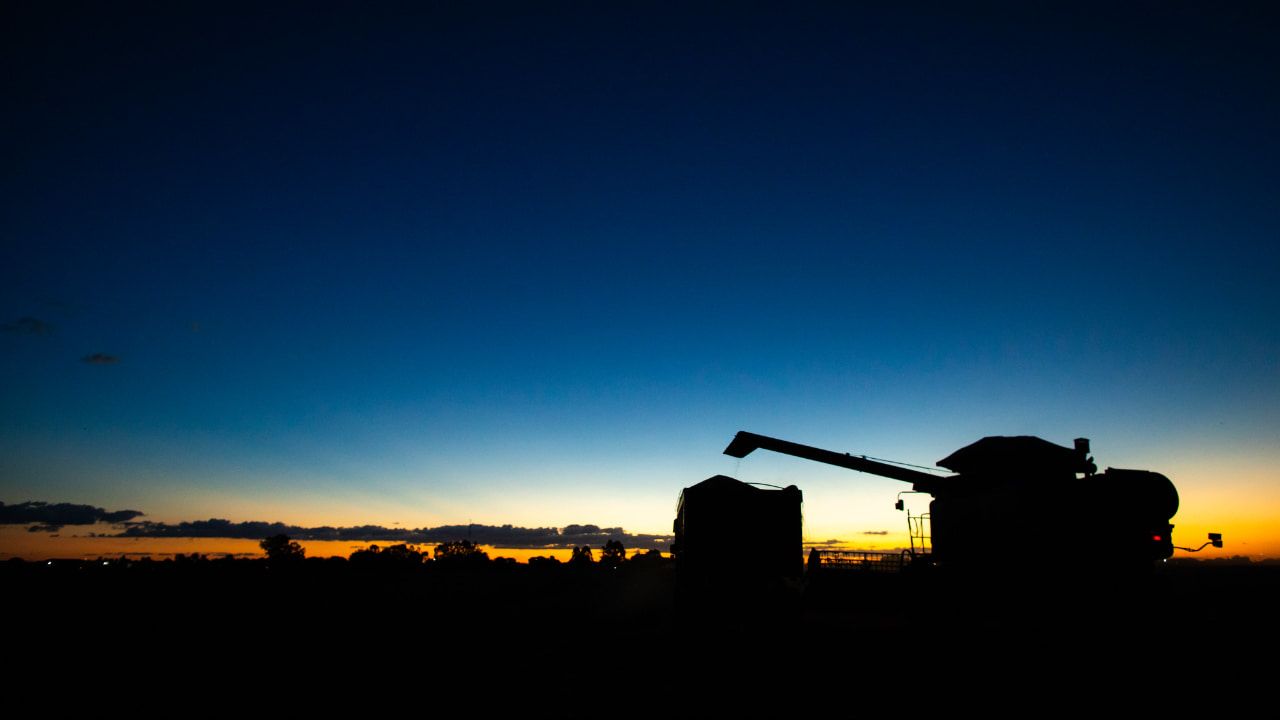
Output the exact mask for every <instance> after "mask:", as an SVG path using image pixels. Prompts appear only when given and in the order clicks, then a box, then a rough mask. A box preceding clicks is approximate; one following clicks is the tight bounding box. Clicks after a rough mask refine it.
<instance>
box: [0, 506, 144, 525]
mask: <svg viewBox="0 0 1280 720" xmlns="http://www.w3.org/2000/svg"><path fill="white" fill-rule="evenodd" d="M142 514H143V513H141V512H139V511H137V510H116V511H113V512H108V511H107V510H104V509H102V508H100V507H94V506H92V505H76V504H73V503H47V502H38V501H30V502H24V503H18V504H17V505H5V504H4V503H2V502H0V525H31V526H32V527H30V528H27V529H28V530H31V531H32V532H57V531H58V530H61V529H62V528H63V526H65V525H93V524H94V523H100V522H104V523H111V524H113V525H118V524H120V523H125V522H128V521H130V520H133V519H134V518H136V517H139V516H141V515H142Z"/></svg>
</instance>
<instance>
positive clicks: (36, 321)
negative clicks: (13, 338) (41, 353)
mask: <svg viewBox="0 0 1280 720" xmlns="http://www.w3.org/2000/svg"><path fill="white" fill-rule="evenodd" d="M0 330H3V331H4V332H7V333H13V334H14V335H48V334H50V333H52V332H53V325H50V324H49V323H47V322H45V321H44V320H41V319H40V318H33V317H20V318H18V319H17V320H14V321H12V322H7V323H5V324H3V325H0Z"/></svg>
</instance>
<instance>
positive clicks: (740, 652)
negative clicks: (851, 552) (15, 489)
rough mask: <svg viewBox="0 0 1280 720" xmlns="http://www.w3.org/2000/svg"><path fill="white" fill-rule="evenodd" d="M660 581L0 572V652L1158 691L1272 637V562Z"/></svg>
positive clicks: (575, 572) (1227, 674) (829, 683)
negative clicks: (1047, 572) (1138, 571)
mask: <svg viewBox="0 0 1280 720" xmlns="http://www.w3.org/2000/svg"><path fill="white" fill-rule="evenodd" d="M675 580H676V577H675V568H674V567H673V566H672V564H671V563H670V561H660V562H646V563H640V562H631V563H627V564H624V565H622V566H621V567H617V568H608V567H603V566H601V565H599V564H594V565H587V566H582V567H573V566H570V565H559V566H552V567H541V568H535V567H530V566H526V565H514V564H494V563H489V564H483V565H471V566H465V565H458V566H454V567H450V566H447V565H446V564H442V563H428V564H425V565H416V566H411V567H410V566H406V567H392V566H387V567H357V566H356V565H355V564H354V563H347V562H333V561H321V560H308V561H304V562H299V563H291V564H287V565H279V566H270V565H269V564H268V563H266V562H265V561H246V560H239V561H220V560H212V561H209V560H206V561H200V562H185V563H184V562H173V561H166V562H142V563H131V564H120V563H107V564H103V563H102V562H97V563H91V562H80V561H66V562H55V563H53V564H52V565H50V564H45V563H38V564H37V563H19V562H10V563H5V564H4V565H3V567H0V583H2V584H0V586H2V587H3V593H4V598H5V614H4V621H5V627H6V630H5V633H4V637H5V639H6V647H7V648H8V650H9V652H10V656H11V657H13V656H20V657H22V658H23V659H24V660H23V665H22V667H23V668H25V670H20V671H19V672H21V673H30V676H31V677H36V676H42V675H44V674H48V673H58V674H60V675H61V677H63V678H64V679H66V680H67V681H68V682H71V683H73V684H74V683H75V682H77V681H79V680H83V679H85V678H89V677H93V678H104V677H106V678H111V677H116V676H117V675H119V676H120V677H128V678H132V679H134V680H137V679H140V678H149V679H150V680H152V681H156V682H172V681H173V680H174V679H175V678H182V677H186V678H189V679H191V681H192V682H196V681H199V682H202V683H203V682H207V681H208V680H209V679H210V678H224V679H226V680H227V681H228V682H233V683H234V681H235V679H236V678H239V679H241V680H243V679H246V678H247V679H248V680H249V681H251V682H253V683H260V682H266V683H271V682H282V683H283V682H288V683H314V682H317V681H319V682H323V678H326V677H328V678H332V677H335V676H337V677H341V678H344V680H343V682H349V681H351V680H352V679H354V678H357V677H363V678H365V681H366V682H376V681H378V680H379V679H387V681H388V682H391V680H390V679H391V678H398V679H397V680H396V682H405V681H406V680H405V679H406V678H417V680H415V681H414V682H418V681H420V682H424V683H425V682H428V679H430V682H431V683H433V686H434V687H435V688H437V689H441V688H446V687H449V686H450V685H451V684H452V683H454V682H459V680H458V678H460V677H469V678H470V679H471V680H474V679H475V678H477V677H485V678H488V679H490V681H492V682H498V683H499V685H501V683H502V682H509V681H510V679H512V678H515V679H523V680H526V681H529V682H531V683H532V684H533V685H534V686H537V685H538V683H553V684H554V685H555V686H556V687H558V686H559V683H561V682H569V681H570V679H571V678H573V677H578V678H579V679H580V681H581V682H582V683H583V687H584V688H591V689H597V690H598V688H599V687H600V686H599V685H598V684H597V678H598V676H601V675H607V674H610V673H614V674H617V675H618V677H619V678H620V679H621V678H627V679H628V682H632V681H634V682H637V683H640V684H641V685H643V683H644V680H643V679H644V678H650V679H651V680H652V681H653V682H655V683H658V682H660V683H669V682H672V681H685V682H688V681H689V680H690V679H691V678H701V677H709V675H708V673H712V672H713V671H714V673H715V676H716V677H721V678H723V677H734V678H739V679H740V680H739V682H736V683H732V684H731V685H730V686H726V687H725V688H724V691H725V692H732V693H733V694H734V696H735V697H738V698H740V699H741V698H746V697H750V693H751V692H754V691H755V690H753V688H756V689H762V688H765V687H775V688H776V687H779V686H786V687H790V688H793V689H795V690H796V691H801V690H802V689H804V688H808V689H809V690H811V691H814V692H830V691H833V690H834V691H838V692H853V691H858V692H862V691H866V690H869V689H871V688H875V687H880V686H881V685H884V686H886V687H913V688H917V689H918V688H921V687H924V688H929V687H940V686H942V685H944V684H947V683H953V684H954V683H961V684H964V683H977V684H978V685H980V686H983V687H989V686H990V685H991V684H992V683H997V684H1003V683H1018V684H1020V685H1021V684H1022V683H1024V682H1025V681H1026V680H1027V679H1032V680H1033V681H1034V680H1038V681H1040V682H1042V683H1048V684H1050V685H1056V686H1058V687H1059V690H1061V688H1063V687H1067V686H1068V685H1070V686H1073V687H1084V688H1089V687H1096V686H1099V685H1100V684H1107V683H1119V684H1120V686H1121V687H1124V688H1128V689H1129V690H1131V691H1132V690H1136V689H1138V688H1141V687H1144V685H1143V684H1144V683H1147V684H1149V683H1150V682H1152V678H1157V679H1158V680H1159V682H1161V683H1164V684H1165V686H1168V685H1169V684H1170V683H1172V684H1173V685H1174V687H1176V686H1177V684H1178V683H1199V682H1226V681H1228V680H1229V681H1230V682H1237V681H1238V682H1253V681H1254V680H1255V679H1259V678H1262V677H1264V676H1266V675H1268V674H1269V675H1274V671H1273V669H1272V668H1274V667H1275V664H1274V662H1272V661H1271V660H1270V658H1274V657H1275V656H1276V655H1277V653H1276V643H1277V641H1278V639H1280V634H1278V633H1277V628H1278V626H1280V623H1278V622H1277V607H1278V604H1277V600H1278V599H1280V592H1278V591H1280V568H1278V567H1275V566H1256V565H1255V566H1242V567H1230V566H1222V567H1219V566H1210V565H1185V566H1179V567H1172V566H1169V567H1165V568H1163V569H1162V570H1161V571H1159V572H1156V573H1154V574H1152V575H1150V576H1144V577H1139V578H1132V577H1130V578H1078V577H1077V578H1073V579H1069V578H1054V577H1049V578H1041V579H1038V580H1030V579H1027V578H1026V577H1018V576H1016V575H1014V576H1005V577H999V578H984V579H982V580H981V581H971V580H958V579H954V578H945V577H940V576H931V575H921V576H911V575H889V576H886V575H870V574H859V573H857V572H848V571H846V572H838V571H827V572H826V573H822V574H816V575H814V576H812V577H810V578H808V579H807V580H806V581H805V582H804V583H801V584H796V585H793V586H779V587H774V588H771V589H769V590H767V591H763V592H756V593H755V594H753V595H752V594H745V593H743V592H741V591H734V592H726V593H720V594H704V595H702V596H700V597H697V598H693V599H683V598H682V600H681V601H680V602H679V603H677V601H676V581H675ZM1259 657H1263V658H1267V659H1266V660H1265V661H1261V662H1260V661H1259V660H1257V658H1259ZM273 678H274V679H273ZM11 679H12V677H11ZM620 681H621V680H620ZM468 682H470V680H468ZM720 682H723V680H721V681H720ZM1081 683H1083V684H1081ZM809 690H805V691H806V692H807V691H809Z"/></svg>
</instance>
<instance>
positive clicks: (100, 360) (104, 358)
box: [80, 352, 120, 365]
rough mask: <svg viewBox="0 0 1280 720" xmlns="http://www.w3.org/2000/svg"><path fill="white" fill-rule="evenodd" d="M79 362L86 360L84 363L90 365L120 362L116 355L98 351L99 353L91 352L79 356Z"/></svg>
mask: <svg viewBox="0 0 1280 720" xmlns="http://www.w3.org/2000/svg"><path fill="white" fill-rule="evenodd" d="M80 362H86V363H89V364H90V365H115V364H116V363H118V362H120V358H118V357H116V356H115V355H108V354H106V353H100V352H99V353H93V354H91V355H85V356H84V357H82V358H80Z"/></svg>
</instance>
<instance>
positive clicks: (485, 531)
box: [110, 518, 671, 550]
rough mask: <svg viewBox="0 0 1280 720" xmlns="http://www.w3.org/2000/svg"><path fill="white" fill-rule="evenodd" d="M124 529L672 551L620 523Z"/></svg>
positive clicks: (220, 524)
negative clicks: (617, 544) (614, 543)
mask: <svg viewBox="0 0 1280 720" xmlns="http://www.w3.org/2000/svg"><path fill="white" fill-rule="evenodd" d="M124 525H125V528H124V530H123V531H122V532H120V533H118V534H115V535H111V536H110V537H133V538H144V537H145V538H161V537H165V538H233V539H247V540H261V539H262V538H265V537H270V536H272V535H288V536H289V537H290V538H291V539H293V540H343V541H382V542H395V543H413V544H425V545H430V544H436V543H442V542H449V541H453V540H462V539H467V540H470V541H471V542H473V543H476V544H477V545H490V546H493V547H497V548H509V549H539V548H542V549H558V548H572V547H577V546H579V545H593V546H594V545H604V544H605V543H606V542H608V541H610V540H616V541H618V542H620V543H622V544H623V545H624V546H626V547H627V549H634V550H650V549H656V550H666V549H667V546H668V545H670V543H671V536H670V535H652V534H647V533H629V532H627V531H626V530H624V529H622V528H620V527H605V528H602V527H600V526H598V525H568V526H566V527H564V528H554V527H540V528H526V527H516V526H513V525H441V526H440V527H434V528H416V529H410V528H389V527H383V526H381V525H359V526H354V527H330V526H327V525H325V526H321V527H302V526H298V525H286V524H285V523H279V522H274V523H272V522H262V521H249V522H239V523H233V522H231V521H230V520H223V519H219V518H210V519H208V520H195V521H191V522H180V523H163V522H151V521H141V522H126V523H124Z"/></svg>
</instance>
